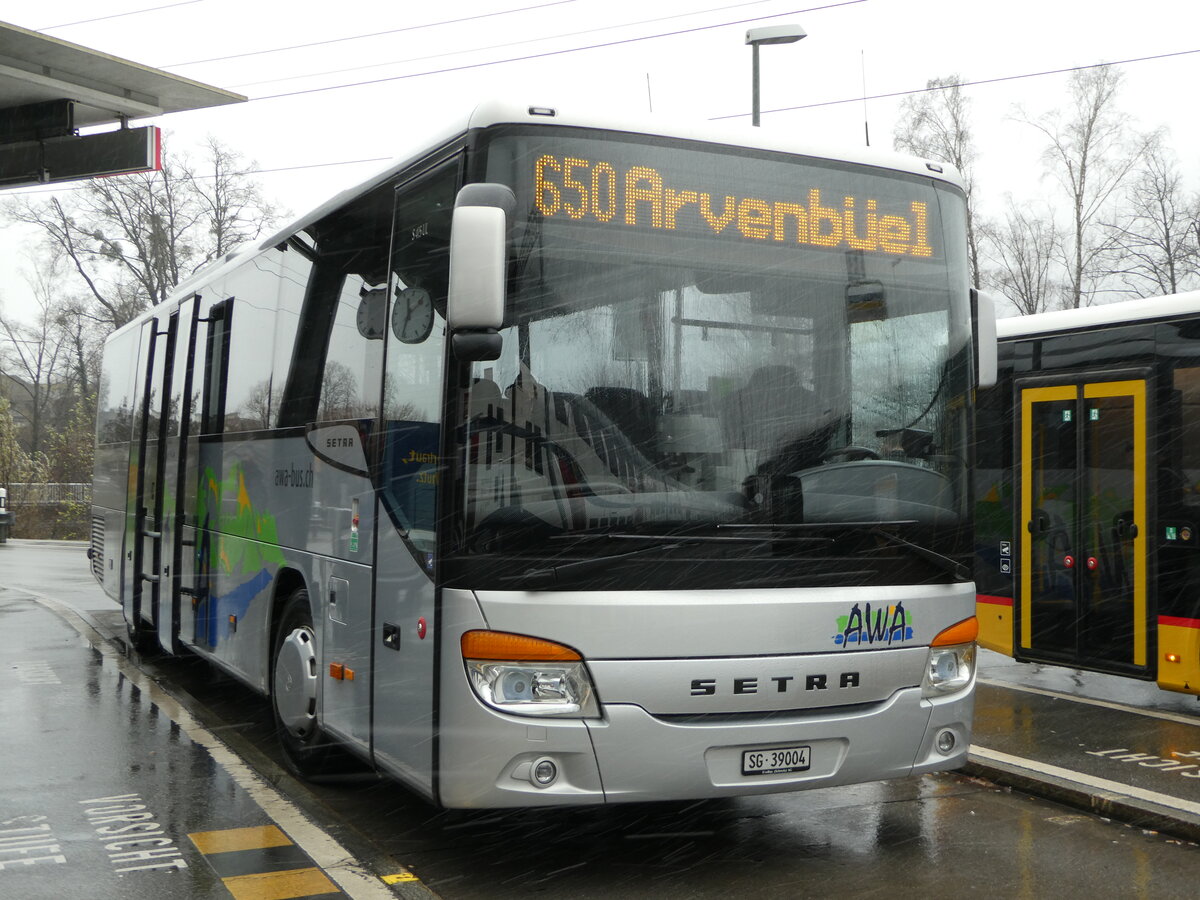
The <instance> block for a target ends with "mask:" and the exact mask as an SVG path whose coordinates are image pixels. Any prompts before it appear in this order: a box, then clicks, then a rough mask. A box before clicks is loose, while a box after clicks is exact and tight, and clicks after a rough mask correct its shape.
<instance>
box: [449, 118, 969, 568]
mask: <svg viewBox="0 0 1200 900" xmlns="http://www.w3.org/2000/svg"><path fill="white" fill-rule="evenodd" d="M488 160H489V165H488V178H487V180H489V181H498V182H503V183H507V184H510V185H513V186H514V189H515V191H516V194H517V197H518V209H519V210H520V213H519V216H518V219H519V221H518V223H517V225H516V228H515V235H514V236H513V239H512V241H511V243H510V252H511V254H512V256H513V260H512V262H511V270H510V271H512V272H513V273H514V279H513V281H511V282H510V286H509V295H508V313H507V321H506V327H505V329H504V330H503V339H504V344H503V350H502V356H501V358H500V359H499V360H497V361H495V362H494V363H479V364H476V366H475V369H474V371H473V373H472V374H473V382H472V384H471V385H470V391H471V400H470V403H469V408H468V415H469V421H468V423H467V424H468V430H467V434H468V435H469V437H468V438H467V441H468V444H467V446H466V447H465V449H464V452H465V454H466V456H465V467H466V468H465V481H466V485H465V488H464V491H463V497H462V500H463V503H464V507H463V514H464V516H465V533H466V534H467V535H472V534H475V535H477V537H476V538H475V539H474V540H472V538H470V537H468V539H467V545H468V546H469V547H472V548H474V549H477V550H480V551H484V552H486V551H488V550H491V551H501V552H506V553H507V552H510V551H511V552H512V553H522V552H525V553H530V554H539V553H542V554H544V553H546V552H547V551H546V549H545V548H546V547H547V546H548V545H547V541H548V540H558V541H562V540H563V539H565V538H567V537H569V536H570V535H572V534H586V533H588V532H593V531H596V530H598V529H601V528H609V529H612V528H617V529H619V530H629V531H636V532H639V533H650V534H662V535H668V534H676V533H678V532H679V530H680V529H685V530H688V531H694V530H695V529H696V528H704V527H707V528H722V529H730V528H761V527H774V528H797V527H799V528H806V529H810V530H811V529H819V528H828V529H837V528H843V529H845V528H854V529H857V533H858V534H860V535H861V533H862V527H861V526H862V524H863V523H880V524H886V525H888V526H889V527H892V528H900V529H907V534H908V538H909V539H911V540H917V541H918V542H920V543H922V544H923V545H925V546H927V547H938V548H940V550H939V552H942V553H949V554H958V555H964V554H965V552H966V550H967V541H966V537H967V531H966V528H965V523H966V508H965V502H966V497H967V490H966V476H967V469H966V461H967V441H968V432H967V428H966V419H965V417H964V416H963V415H962V411H963V410H964V409H965V408H966V405H967V394H968V390H969V383H970V369H971V367H970V364H969V363H970V341H969V335H970V317H969V309H968V303H967V298H968V276H967V267H966V248H965V241H963V240H962V236H961V235H962V232H963V229H962V228H961V225H962V222H963V201H962V197H961V195H959V194H957V193H956V192H954V191H953V190H950V189H947V188H945V187H944V186H942V185H940V184H938V183H935V182H933V181H931V180H929V179H923V178H919V177H915V176H903V175H898V174H891V175H888V174H884V173H881V172H879V171H878V170H861V169H860V170H855V169H854V168H852V167H850V166H847V165H839V164H831V163H825V162H821V161H816V160H803V159H799V160H798V159H796V158H792V159H790V160H784V159H781V158H775V157H771V156H770V155H769V154H765V153H764V154H763V155H762V158H757V159H756V158H754V157H739V159H738V164H737V165H736V166H730V165H729V160H728V158H727V157H726V156H724V155H723V154H722V153H721V152H719V151H714V150H711V149H709V150H696V149H690V148H686V147H683V146H675V147H672V146H665V145H659V144H655V143H652V142H650V141H646V142H644V143H633V142H629V143H623V142H618V141H614V140H610V139H604V140H588V139H587V138H584V137H562V136H555V137H554V138H543V137H541V136H538V135H537V134H536V132H533V131H530V132H528V133H525V132H514V133H512V134H510V135H508V136H505V137H504V138H501V139H499V140H497V141H496V142H494V143H493V144H492V145H490V146H489V155H488ZM725 533H731V532H725ZM813 533H817V532H813ZM588 546H595V547H601V546H602V545H601V544H593V545H587V546H585V545H584V544H582V543H580V544H579V545H578V546H575V545H572V552H573V553H580V554H584V555H586V554H587V553H588V552H589V550H588ZM713 546H714V547H716V546H717V545H715V544H714V545H713ZM729 546H730V547H733V546H734V545H732V544H730V545H729ZM854 546H855V545H854V544H853V542H851V541H848V540H841V539H839V543H838V547H839V550H841V551H842V552H849V551H848V550H847V549H846V548H851V547H854ZM799 547H800V544H799V543H798V542H797V543H796V544H794V546H793V548H792V549H793V550H795V549H797V548H799ZM707 550H708V548H706V552H707ZM594 552H604V551H594ZM712 552H713V553H716V552H717V551H716V550H714V551H712ZM721 552H722V553H729V554H730V555H731V556H736V555H738V554H741V555H742V557H743V558H744V555H745V554H746V553H753V552H762V551H761V550H760V551H753V550H751V548H750V547H749V545H748V544H747V545H743V546H741V549H740V550H738V551H736V552H735V551H734V550H732V549H726V548H722V549H721ZM853 552H855V553H858V552H862V553H867V552H871V548H870V547H868V546H867V545H865V544H864V545H862V546H860V547H857V548H856V549H855V550H854V551H853ZM770 553H771V554H772V555H773V559H775V560H776V561H777V560H778V559H779V558H780V557H781V556H786V554H783V553H781V552H779V550H778V548H776V549H775V550H772V551H770ZM802 555H803V554H798V556H797V558H799V556H802ZM813 568H814V567H812V566H809V567H808V570H813ZM530 570H531V571H536V567H531V568H530ZM806 571H807V570H806ZM476 575H478V573H476ZM789 577H793V578H794V577H795V573H794V572H793V573H792V574H791V575H790V576H789ZM878 577H880V578H890V577H893V573H887V572H883V571H881V572H880V573H879V576H878ZM912 577H918V578H928V577H931V575H930V572H929V571H928V570H927V569H926V570H925V571H923V572H921V573H919V574H914V576H912ZM932 577H937V576H932ZM941 577H944V572H943V574H942V576H941ZM510 578H511V576H510ZM506 583H511V581H510V582H506Z"/></svg>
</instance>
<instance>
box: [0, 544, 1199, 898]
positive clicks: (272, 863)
mask: <svg viewBox="0 0 1200 900" xmlns="http://www.w3.org/2000/svg"><path fill="white" fill-rule="evenodd" d="M0 634H3V636H4V642H5V650H4V653H3V657H2V658H3V662H2V663H0V722H3V723H4V727H3V728H2V729H0V897H3V898H6V900H7V898H12V900H26V898H30V900H36V898H42V897H45V898H61V897H79V898H92V897H94V898H110V897H112V898H117V897H119V898H126V897H128V898H141V897H146V898H158V897H166V896H170V897H197V898H199V897H235V898H238V900H242V898H246V900H249V898H260V897H261V898H266V897H277V898H283V897H335V896H362V897H384V896H404V897H410V896H411V897H416V896H432V895H434V894H436V895H438V896H443V897H446V898H475V897H479V898H485V897H486V898H502V897H529V896H548V897H551V896H552V897H668V898H673V897H680V898H682V897H725V896H731V895H737V896H754V897H804V896H813V897H818V896H820V897H843V896H844V897H870V896H887V897H909V896H913V897H916V896H926V895H928V894H930V893H935V894H936V893H943V892H945V893H950V892H953V893H954V894H958V893H960V892H964V891H967V892H973V893H975V894H976V895H978V896H984V897H1001V896H1004V897H1008V896H1024V897H1041V896H1060V895H1062V894H1063V893H1066V894H1068V895H1077V894H1078V895H1084V894H1090V895H1092V896H1094V897H1109V896H1113V897H1116V896H1120V897H1127V896H1148V897H1187V896H1194V895H1195V887H1194V886H1195V884H1196V883H1197V880H1198V878H1200V852H1197V847H1196V845H1195V844H1194V843H1193V842H1194V841H1196V840H1198V839H1200V727H1197V726H1200V716H1197V715H1196V713H1197V712H1200V710H1198V709H1197V708H1198V707H1200V704H1197V702H1196V700H1195V699H1194V698H1191V697H1183V696H1179V695H1171V694H1165V693H1163V692H1161V691H1158V690H1157V688H1155V687H1154V686H1153V685H1147V684H1139V683H1131V682H1130V681H1129V680H1128V679H1109V678H1106V677H1105V676H1092V675H1088V674H1086V673H1079V672H1075V671H1073V670H1067V669H1061V668H1057V667H1038V666H1028V665H1022V664H1017V663H1014V662H1012V661H1011V660H1006V659H1004V658H1002V657H998V656H995V655H993V654H984V664H983V667H982V671H981V681H980V685H979V687H978V703H977V716H976V733H975V743H974V747H973V753H972V763H971V766H970V768H969V769H968V771H967V772H965V773H947V774H941V775H936V776H929V777H925V778H920V779H906V780H898V781H894V782H881V783H878V784H872V785H861V786H856V787H852V788H838V789H828V790H818V791H811V792H807V793H805V794H789V795H776V796H768V797H759V798H743V799H739V800H736V801H722V802H713V803H699V804H670V805H653V806H641V807H623V808H616V809H587V810H560V811H553V812H549V813H547V812H544V811H516V812H504V813H486V814H483V813H474V814H462V813H446V812H439V811H437V810H433V809H432V808H430V807H428V806H427V805H426V804H424V803H423V802H421V801H419V800H417V799H416V798H414V797H412V796H411V795H409V794H407V793H406V792H405V791H404V790H403V789H401V788H400V787H398V786H397V785H394V784H391V783H388V782H383V781H380V780H379V779H376V778H374V776H372V775H370V774H369V773H365V772H358V773H355V772H353V771H352V772H350V773H349V774H348V775H347V776H346V777H345V778H344V779H343V780H342V781H340V782H336V781H335V782H332V783H327V784H323V785H303V784H299V783H297V782H294V781H292V780H291V779H290V778H289V777H288V776H287V775H285V774H284V773H283V772H282V771H281V770H280V769H279V767H278V765H277V760H276V759H275V758H274V757H273V748H271V747H270V746H269V744H270V727H269V724H267V722H266V718H265V717H269V707H267V706H266V704H265V703H264V702H262V701H261V700H260V699H258V698H255V697H254V695H252V694H251V693H250V692H248V691H245V690H244V689H242V688H241V687H240V686H238V685H235V684H233V683H232V682H230V681H228V679H224V678H222V677H221V676H219V675H217V674H216V673H214V672H212V670H210V669H209V668H208V667H207V666H205V665H203V664H202V663H198V662H196V661H190V662H189V661H186V660H182V661H165V662H161V663H151V662H146V661H142V660H139V659H138V658H137V657H136V656H133V655H131V654H129V653H128V652H127V651H126V649H125V647H124V642H123V639H122V638H123V636H122V633H121V620H120V611H119V609H117V608H116V606H115V604H113V603H111V601H109V600H107V598H104V597H103V595H102V594H101V593H100V591H99V590H98V588H96V586H95V584H94V582H92V581H91V576H90V574H89V573H88V572H87V568H86V560H84V559H83V558H82V545H65V544H51V543H48V542H47V543H42V542H22V541H12V542H10V543H9V544H7V545H4V546H0ZM264 714H265V716H264Z"/></svg>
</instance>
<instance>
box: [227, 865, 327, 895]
mask: <svg viewBox="0 0 1200 900" xmlns="http://www.w3.org/2000/svg"><path fill="white" fill-rule="evenodd" d="M221 881H222V882H223V883H224V884H225V887H227V888H229V893H231V894H233V900H289V898H293V897H311V896H313V895H314V894H322V895H324V894H329V893H333V892H336V891H337V888H336V887H335V886H334V884H333V882H332V881H330V880H329V879H328V878H326V877H325V873H324V872H322V871H321V870H320V869H294V870H292V871H290V872H265V873H262V874H257V875H239V876H237V877H236V878H222V879H221Z"/></svg>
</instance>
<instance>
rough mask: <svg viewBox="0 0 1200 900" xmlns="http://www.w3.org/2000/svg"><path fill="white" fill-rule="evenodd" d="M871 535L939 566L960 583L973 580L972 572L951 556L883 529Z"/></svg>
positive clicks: (872, 532)
mask: <svg viewBox="0 0 1200 900" xmlns="http://www.w3.org/2000/svg"><path fill="white" fill-rule="evenodd" d="M871 534H874V535H877V536H879V537H881V538H883V539H884V540H886V541H890V542H891V543H892V544H893V545H894V546H896V547H903V548H905V549H906V550H909V551H911V552H912V554H913V555H914V556H918V557H920V558H921V559H923V560H925V562H927V563H931V564H932V565H934V566H937V567H938V568H939V569H941V570H942V571H943V572H947V573H949V574H950V575H953V576H954V577H955V578H956V579H957V580H959V581H970V580H971V570H970V569H969V568H967V567H966V566H964V565H963V564H962V563H960V562H959V561H958V560H955V559H951V558H950V557H949V556H943V555H942V554H941V553H938V552H937V551H936V550H930V549H929V548H928V547H922V546H921V545H920V544H914V543H913V542H912V541H906V540H905V539H904V538H902V537H900V536H899V535H895V534H892V533H891V532H890V531H884V530H883V529H882V528H872V529H871Z"/></svg>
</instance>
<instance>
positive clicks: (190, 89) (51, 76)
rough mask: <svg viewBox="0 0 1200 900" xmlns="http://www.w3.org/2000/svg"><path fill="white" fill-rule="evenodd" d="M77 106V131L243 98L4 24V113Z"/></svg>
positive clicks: (0, 42)
mask: <svg viewBox="0 0 1200 900" xmlns="http://www.w3.org/2000/svg"><path fill="white" fill-rule="evenodd" d="M63 99H65V100H73V101H74V102H75V126H76V127H86V126H91V125H104V124H115V123H117V122H120V121H121V120H122V119H123V118H126V119H133V118H144V117H147V116H159V115H162V114H164V113H173V112H182V111H184V110H191V109H203V108H205V107H211V106H222V105H224V104H228V103H241V102H244V101H245V100H246V97H245V96H243V95H242V94H236V93H234V92H232V91H226V90H223V89H222V88H218V87H213V86H211V85H207V84H202V83H200V82H198V81H192V80H191V79H189V78H181V77H179V76H178V75H172V74H170V73H169V72H164V71H162V70H160V69H154V68H151V67H149V66H144V65H141V64H140V63H136V62H131V61H130V60H126V59H121V58H119V57H116V56H110V55H109V54H107V53H101V52H99V51H97V50H91V49H89V48H87V47H82V46H80V45H79V44H72V43H70V42H69V41H64V40H60V39H59V38H55V37H50V36H49V35H45V34H40V33H38V32H36V31H30V30H28V29H25V28H21V27H20V26H18V25H11V24H9V23H7V22H0V110H6V109H11V108H13V107H17V106H24V105H27V104H31V103H39V102H44V101H52V100H63Z"/></svg>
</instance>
